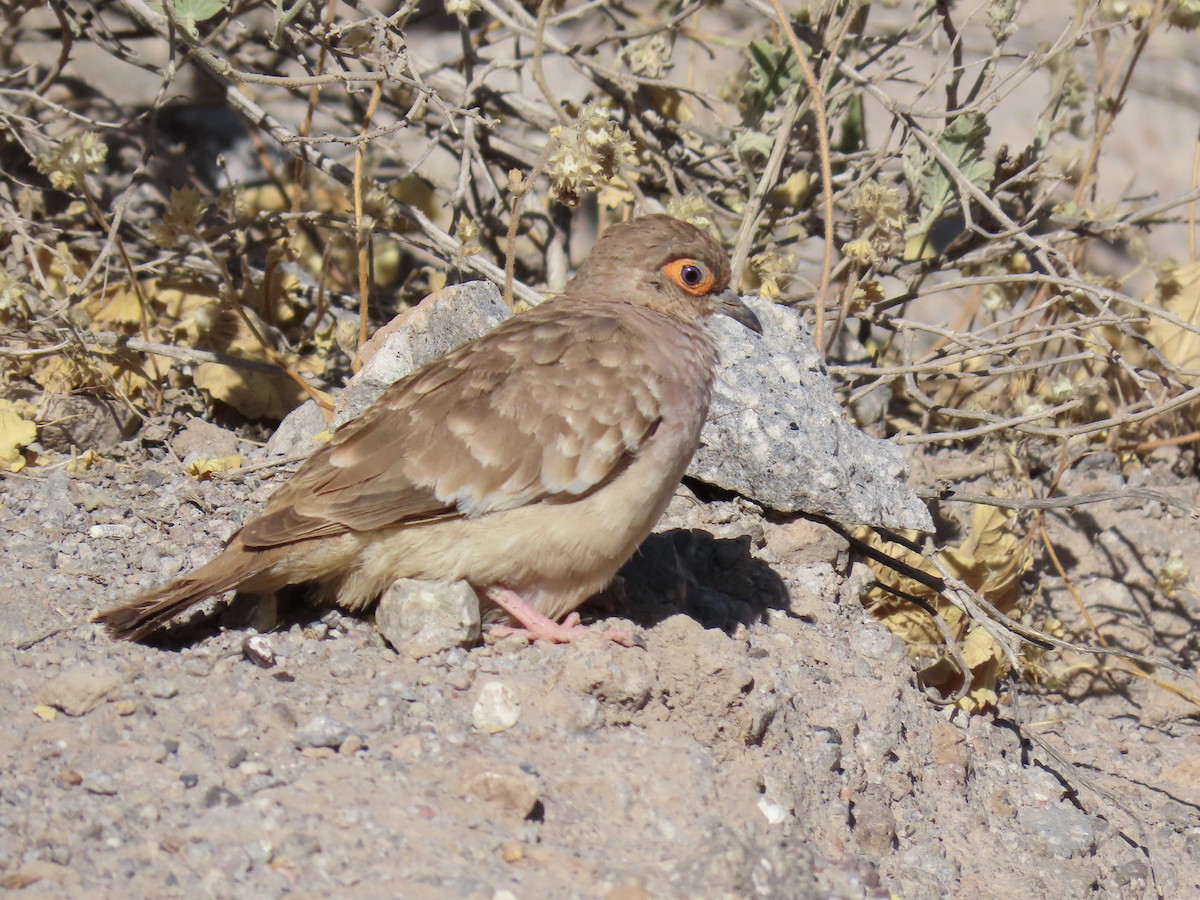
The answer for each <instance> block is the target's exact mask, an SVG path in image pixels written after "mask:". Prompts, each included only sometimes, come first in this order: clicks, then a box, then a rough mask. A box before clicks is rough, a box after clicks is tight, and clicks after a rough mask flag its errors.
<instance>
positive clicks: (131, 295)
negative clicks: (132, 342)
mask: <svg viewBox="0 0 1200 900" xmlns="http://www.w3.org/2000/svg"><path fill="white" fill-rule="evenodd" d="M83 308H84V310H85V311H86V312H87V314H88V318H90V319H91V320H92V321H93V322H95V323H96V324H97V325H106V326H113V325H139V324H141V321H142V304H141V302H140V301H139V300H138V295H137V292H136V291H135V290H133V288H130V287H128V286H126V285H122V286H121V287H117V288H113V289H112V290H110V291H106V292H105V293H104V294H102V295H101V296H98V297H93V298H92V299H90V300H88V301H87V302H86V303H84V304H83Z"/></svg>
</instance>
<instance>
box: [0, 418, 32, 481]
mask: <svg viewBox="0 0 1200 900" xmlns="http://www.w3.org/2000/svg"><path fill="white" fill-rule="evenodd" d="M36 440H37V425H35V424H34V423H33V422H30V421H29V420H28V419H26V418H24V417H22V415H21V414H20V412H19V411H18V410H17V406H16V404H14V403H12V402H10V401H8V400H0V466H3V467H4V468H5V469H7V470H8V471H10V472H20V471H21V470H22V469H23V468H25V462H26V460H25V455H24V454H23V453H22V452H21V448H22V447H28V446H29V445H30V444H32V443H33V442H34V441H36Z"/></svg>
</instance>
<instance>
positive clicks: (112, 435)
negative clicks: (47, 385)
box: [8, 391, 141, 454]
mask: <svg viewBox="0 0 1200 900" xmlns="http://www.w3.org/2000/svg"><path fill="white" fill-rule="evenodd" d="M8 396H9V397H10V398H11V399H22V400H28V401H29V402H30V403H34V404H36V406H37V413H36V418H37V421H38V422H44V423H45V424H43V425H40V426H38V442H39V443H41V445H42V447H44V448H45V449H47V450H54V451H57V452H59V453H69V452H70V451H71V450H73V449H75V450H94V451H95V452H96V453H100V454H104V453H106V452H108V451H109V450H111V449H112V448H113V447H115V446H116V445H117V444H119V443H121V441H124V440H127V439H129V438H131V437H133V435H134V433H135V432H136V431H137V429H138V425H140V424H141V420H140V419H139V418H138V416H137V414H136V413H135V412H134V411H133V410H132V409H130V408H129V407H128V406H127V405H126V404H124V403H120V402H118V401H116V400H108V399H105V398H103V397H91V396H88V395H87V394H54V393H49V392H47V393H41V392H34V391H12V392H11V393H10V394H8Z"/></svg>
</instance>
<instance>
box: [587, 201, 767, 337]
mask: <svg viewBox="0 0 1200 900" xmlns="http://www.w3.org/2000/svg"><path fill="white" fill-rule="evenodd" d="M566 293H567V294H570V295H572V296H575V297H580V298H587V297H604V298H608V299H614V300H622V301H624V302H627V303H635V304H637V305H639V306H646V307H649V308H651V309H655V310H658V311H659V312H663V313H666V314H668V315H671V316H675V317H676V318H679V319H684V320H685V321H703V320H705V319H707V318H708V317H709V316H711V315H714V314H719V315H725V316H729V317H730V318H731V319H733V320H735V321H737V322H740V323H741V324H743V325H745V326H746V327H747V328H749V329H751V330H752V331H756V332H758V333H759V334H762V325H761V324H760V323H759V321H758V317H757V316H755V315H754V313H753V312H752V311H751V310H750V308H749V307H748V306H746V304H745V303H743V302H742V300H741V298H740V297H739V296H738V295H737V293H736V292H735V291H733V290H732V289H731V288H730V287H729V257H728V256H727V255H726V253H725V250H724V249H723V248H722V247H721V245H720V244H718V243H717V242H716V241H715V240H714V239H713V238H712V237H711V236H710V235H708V234H706V233H705V232H703V231H701V230H700V229H699V228H696V227H695V226H694V225H689V224H688V223H687V222H684V221H681V220H680V219H676V218H673V217H671V216H663V215H656V216H643V217H641V218H639V219H634V220H633V221H631V222H623V223H621V224H618V225H613V226H612V227H611V228H609V229H608V230H607V231H605V232H604V234H602V235H601V236H600V239H599V240H598V241H596V245H595V246H594V247H593V248H592V252H591V253H590V254H588V258H587V259H586V260H584V263H583V265H581V266H580V267H579V271H578V272H577V273H576V274H575V277H574V278H573V279H572V280H571V283H570V284H569V285H568V286H567V290H566Z"/></svg>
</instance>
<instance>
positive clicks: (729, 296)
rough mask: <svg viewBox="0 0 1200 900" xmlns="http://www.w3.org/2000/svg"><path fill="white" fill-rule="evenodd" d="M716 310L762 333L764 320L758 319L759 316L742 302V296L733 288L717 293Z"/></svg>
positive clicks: (757, 332)
mask: <svg viewBox="0 0 1200 900" xmlns="http://www.w3.org/2000/svg"><path fill="white" fill-rule="evenodd" d="M716 312H718V313H720V314H721V315H723V316H729V318H731V319H733V321H735V322H741V323H742V324H743V325H745V326H746V327H747V328H749V329H750V330H751V331H753V332H755V333H756V334H762V322H760V321H758V316H756V315H755V314H754V312H753V310H751V309H750V307H748V306H747V305H746V304H745V303H743V302H742V298H741V297H739V296H738V295H737V294H736V293H734V290H733V288H726V289H725V290H724V291H722V292H721V293H720V294H718V295H717V309H716Z"/></svg>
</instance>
